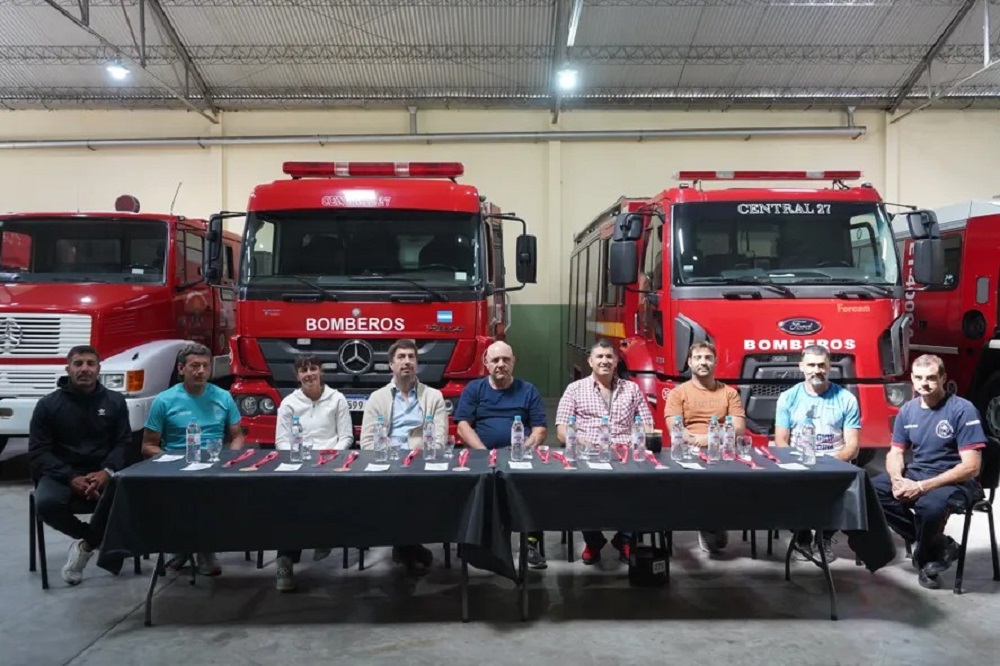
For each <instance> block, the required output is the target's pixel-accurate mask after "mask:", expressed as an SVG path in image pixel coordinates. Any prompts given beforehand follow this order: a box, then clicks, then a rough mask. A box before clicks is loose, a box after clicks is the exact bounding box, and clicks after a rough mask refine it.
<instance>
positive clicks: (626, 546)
mask: <svg viewBox="0 0 1000 666" xmlns="http://www.w3.org/2000/svg"><path fill="white" fill-rule="evenodd" d="M611 546H612V547H613V548H614V549H615V550H617V551H618V560H619V561H621V562H623V563H625V564H629V562H630V559H631V558H630V555H631V554H632V545H631V544H630V543H628V542H627V541H625V540H624V539H622V538H621V534H616V535H615V536H614V537H612V539H611Z"/></svg>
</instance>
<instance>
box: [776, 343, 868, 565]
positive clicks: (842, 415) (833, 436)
mask: <svg viewBox="0 0 1000 666" xmlns="http://www.w3.org/2000/svg"><path fill="white" fill-rule="evenodd" d="M830 365H831V364H830V351H829V350H828V349H827V348H826V347H823V346H822V345H812V346H810V347H806V348H805V349H803V350H802V360H801V361H800V362H799V370H801V371H802V374H803V375H804V376H805V381H804V382H801V383H799V384H796V385H795V386H793V387H792V388H790V389H788V390H787V391H785V392H784V393H782V394H781V395H780V396H779V397H778V406H777V408H776V410H775V415H774V442H775V444H777V445H778V446H789V444H790V443H791V434H792V432H793V431H794V432H798V430H799V429H800V428H801V427H802V426H803V425H804V424H805V422H806V420H807V419H812V422H813V425H814V426H815V427H816V455H817V456H833V457H834V458H836V459H837V460H843V461H845V462H850V461H851V460H854V459H855V458H856V457H857V455H858V445H859V442H860V436H861V411H860V409H859V408H858V399H857V398H855V397H854V394H853V393H851V392H850V391H848V390H847V389H845V388H843V387H841V386H838V385H836V384H831V383H830V379H829V377H830ZM835 532H836V530H824V532H823V534H822V543H821V542H820V538H821V537H820V535H819V534H817V535H816V542H815V543H816V546H818V547H822V548H823V551H824V554H825V555H826V561H827V562H833V561H834V560H835V559H837V557H836V555H835V554H834V552H833V542H832V539H833V535H834V533H835ZM796 538H797V541H798V548H799V551H800V552H801V553H803V555H799V554H798V553H796V557H797V559H806V558H811V557H812V554H813V535H812V531H810V530H802V531H800V532H799V533H798V535H797V537H796Z"/></svg>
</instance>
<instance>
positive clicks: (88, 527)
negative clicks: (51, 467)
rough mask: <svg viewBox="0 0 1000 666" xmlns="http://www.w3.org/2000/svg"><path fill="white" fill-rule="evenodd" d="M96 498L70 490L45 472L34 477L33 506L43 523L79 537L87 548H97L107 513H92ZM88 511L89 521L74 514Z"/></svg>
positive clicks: (74, 537) (101, 538)
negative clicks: (43, 474) (84, 497)
mask: <svg viewBox="0 0 1000 666" xmlns="http://www.w3.org/2000/svg"><path fill="white" fill-rule="evenodd" d="M96 508H97V502H90V501H88V500H85V499H83V498H82V497H78V496H76V495H74V494H73V491H72V490H71V489H70V487H69V485H68V484H65V483H61V482H59V481H56V480H55V479H52V478H50V477H47V476H43V477H42V478H41V479H39V480H38V485H37V486H36V487H35V510H36V511H37V512H38V516H39V517H40V518H41V519H42V522H44V523H45V524H46V525H48V526H49V527H51V528H52V529H55V530H58V531H60V532H62V533H63V534H65V535H67V536H69V537H71V538H73V539H83V540H84V541H86V542H87V545H88V546H90V547H91V548H98V547H100V545H101V541H103V540H104V527H105V525H106V524H107V515H106V514H104V512H99V513H93V512H94V511H95V509H96ZM78 513H79V514H83V513H92V514H93V515H92V516H91V518H90V522H89V523H88V522H84V521H82V520H80V519H79V518H77V517H76V515H75V514H78Z"/></svg>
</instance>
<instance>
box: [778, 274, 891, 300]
mask: <svg viewBox="0 0 1000 666" xmlns="http://www.w3.org/2000/svg"><path fill="white" fill-rule="evenodd" d="M796 284H836V285H839V284H852V285H853V284H856V285H858V286H860V287H868V288H869V289H871V290H873V291H874V292H875V293H876V294H879V295H880V296H892V287H890V286H888V285H883V284H872V283H871V282H869V281H868V280H859V279H857V278H832V277H831V278H802V279H800V280H797V281H796Z"/></svg>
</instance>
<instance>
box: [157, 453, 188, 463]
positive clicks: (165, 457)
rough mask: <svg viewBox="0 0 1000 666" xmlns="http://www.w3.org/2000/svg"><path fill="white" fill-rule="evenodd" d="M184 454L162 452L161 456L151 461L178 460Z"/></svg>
mask: <svg viewBox="0 0 1000 666" xmlns="http://www.w3.org/2000/svg"><path fill="white" fill-rule="evenodd" d="M183 457H184V456H179V455H174V454H172V453H164V454H163V455H162V456H160V457H159V458H157V459H156V460H154V461H153V462H173V461H175V460H180V459H182V458H183Z"/></svg>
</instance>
